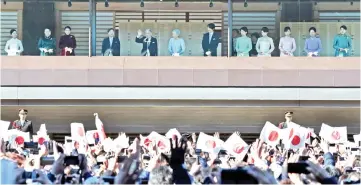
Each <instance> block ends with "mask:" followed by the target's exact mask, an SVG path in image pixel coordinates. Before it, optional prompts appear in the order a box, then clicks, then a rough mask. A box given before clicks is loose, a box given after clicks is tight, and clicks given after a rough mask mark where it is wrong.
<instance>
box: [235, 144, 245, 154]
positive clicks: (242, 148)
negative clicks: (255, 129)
mask: <svg viewBox="0 0 361 185" xmlns="http://www.w3.org/2000/svg"><path fill="white" fill-rule="evenodd" d="M243 150H244V147H243V146H242V145H241V144H240V143H238V144H236V145H235V146H234V147H233V152H234V153H236V154H240V153H242V152H243Z"/></svg>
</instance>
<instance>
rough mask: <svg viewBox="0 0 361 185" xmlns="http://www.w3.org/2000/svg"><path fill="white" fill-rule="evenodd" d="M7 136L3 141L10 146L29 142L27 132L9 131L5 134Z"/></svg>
mask: <svg viewBox="0 0 361 185" xmlns="http://www.w3.org/2000/svg"><path fill="white" fill-rule="evenodd" d="M6 134H7V136H6V138H4V140H5V141H9V143H10V144H17V145H22V144H24V142H30V134H29V132H22V131H20V130H16V129H11V130H8V131H7V132H6Z"/></svg>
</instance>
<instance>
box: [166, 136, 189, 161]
mask: <svg viewBox="0 0 361 185" xmlns="http://www.w3.org/2000/svg"><path fill="white" fill-rule="evenodd" d="M169 141H170V148H171V149H170V150H171V159H170V165H182V164H183V163H184V154H185V152H186V149H187V144H186V143H185V141H184V140H181V142H180V145H179V146H178V142H177V141H178V138H177V137H176V139H175V141H173V140H172V139H169ZM173 143H174V144H173Z"/></svg>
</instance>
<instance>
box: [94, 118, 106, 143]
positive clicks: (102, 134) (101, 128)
mask: <svg viewBox="0 0 361 185" xmlns="http://www.w3.org/2000/svg"><path fill="white" fill-rule="evenodd" d="M94 116H95V126H96V127H97V130H98V134H99V140H100V141H103V140H104V139H105V138H107V136H106V134H105V131H104V125H103V122H102V120H100V118H99V115H98V113H94Z"/></svg>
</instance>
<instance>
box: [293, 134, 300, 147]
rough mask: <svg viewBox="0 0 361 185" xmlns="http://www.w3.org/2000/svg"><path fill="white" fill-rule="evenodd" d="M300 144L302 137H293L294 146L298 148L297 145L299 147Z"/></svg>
mask: <svg viewBox="0 0 361 185" xmlns="http://www.w3.org/2000/svg"><path fill="white" fill-rule="evenodd" d="M300 142H301V138H300V136H298V135H295V136H294V137H293V139H292V141H291V143H292V145H295V146H296V145H299V144H300Z"/></svg>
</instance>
